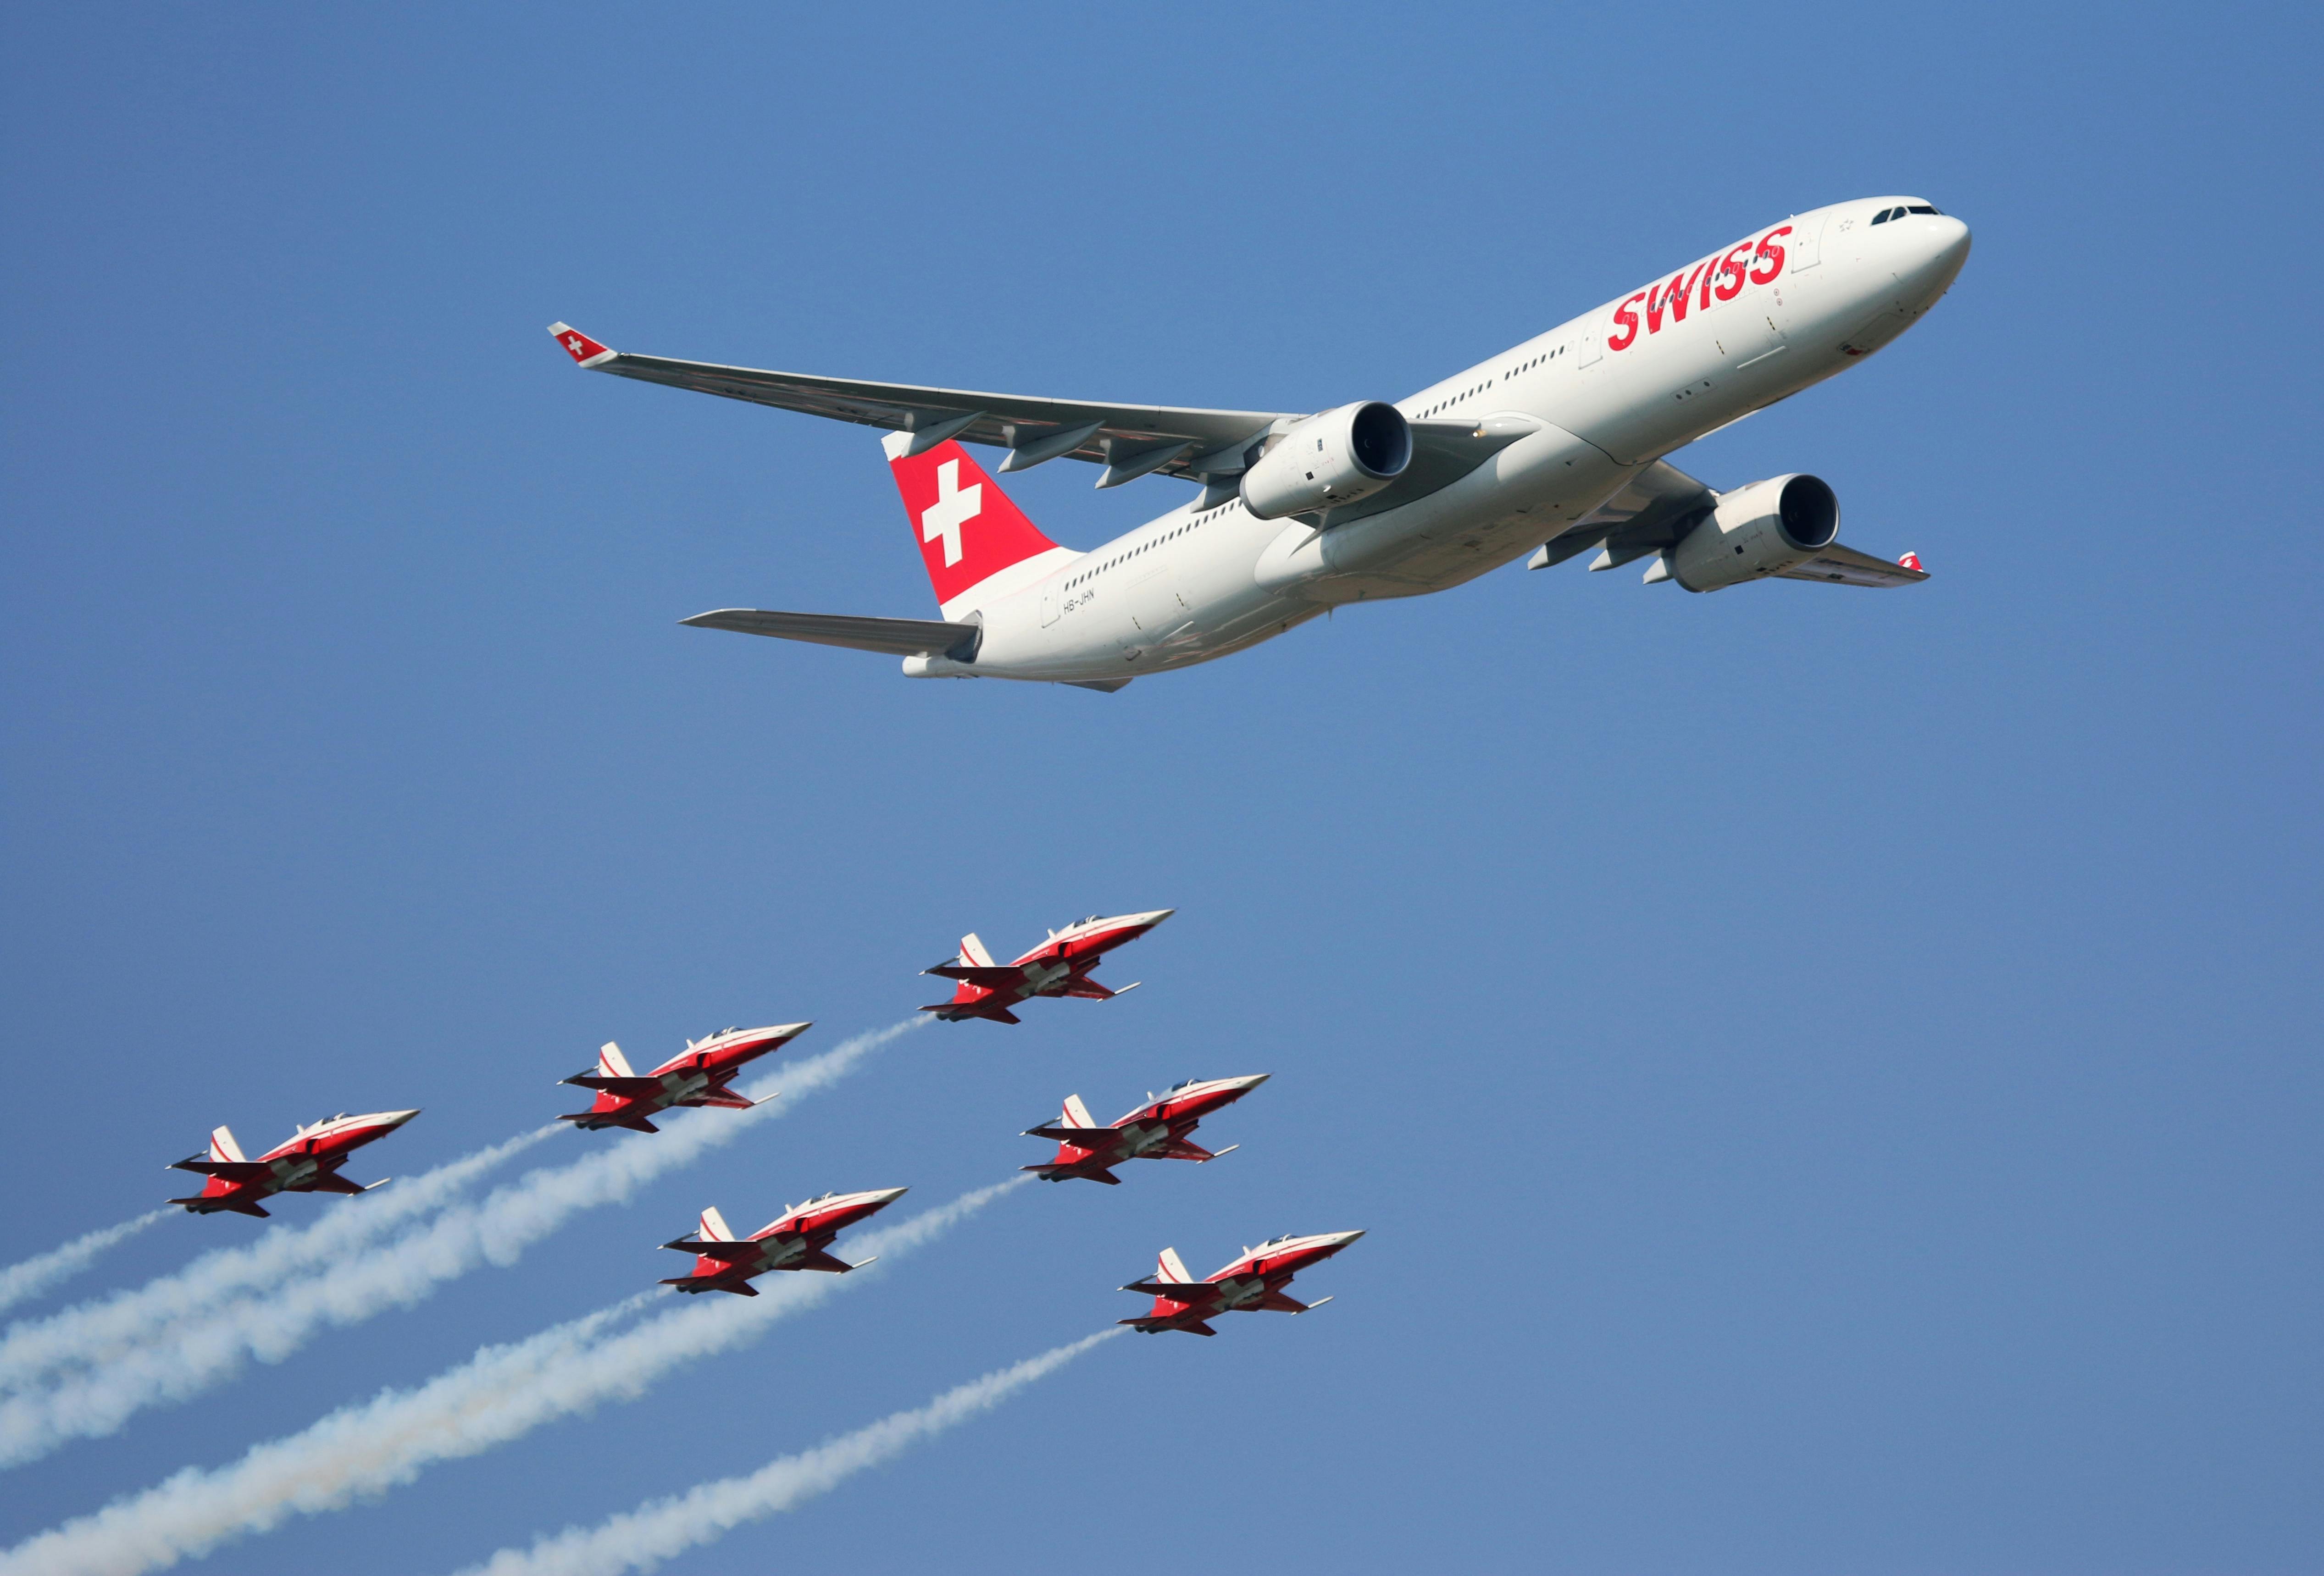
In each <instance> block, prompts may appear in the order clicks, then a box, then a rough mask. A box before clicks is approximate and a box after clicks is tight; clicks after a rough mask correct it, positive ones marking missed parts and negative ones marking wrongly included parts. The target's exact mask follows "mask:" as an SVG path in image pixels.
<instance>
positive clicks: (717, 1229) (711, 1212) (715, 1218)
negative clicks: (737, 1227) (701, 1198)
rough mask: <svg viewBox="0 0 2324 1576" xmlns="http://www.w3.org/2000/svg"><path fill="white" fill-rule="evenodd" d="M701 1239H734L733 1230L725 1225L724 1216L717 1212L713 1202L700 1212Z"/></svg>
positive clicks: (723, 1240)
mask: <svg viewBox="0 0 2324 1576" xmlns="http://www.w3.org/2000/svg"><path fill="white" fill-rule="evenodd" d="M702 1240H704V1241H705V1242H732V1241H733V1240H734V1233H733V1230H730V1229H729V1228H728V1227H727V1224H726V1217H725V1216H724V1215H722V1214H720V1213H719V1212H718V1206H717V1205H715V1204H713V1205H711V1206H710V1207H709V1208H708V1209H706V1210H705V1211H703V1212H702Z"/></svg>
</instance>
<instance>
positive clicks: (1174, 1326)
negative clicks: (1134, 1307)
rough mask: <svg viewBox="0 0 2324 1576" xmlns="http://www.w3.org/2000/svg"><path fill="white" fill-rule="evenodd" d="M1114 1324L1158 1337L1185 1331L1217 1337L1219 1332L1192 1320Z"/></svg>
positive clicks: (1150, 1320)
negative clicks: (1172, 1332) (1158, 1335)
mask: <svg viewBox="0 0 2324 1576" xmlns="http://www.w3.org/2000/svg"><path fill="white" fill-rule="evenodd" d="M1114 1323H1117V1324H1128V1325H1130V1326H1132V1327H1133V1328H1135V1329H1137V1330H1139V1331H1140V1332H1144V1333H1145V1334H1148V1335H1157V1334H1159V1333H1161V1332H1163V1331H1165V1330H1183V1331H1185V1332H1186V1333H1187V1334H1189V1335H1216V1334H1217V1333H1218V1332H1217V1331H1215V1330H1213V1329H1212V1328H1211V1327H1210V1326H1209V1325H1208V1324H1205V1323H1203V1321H1201V1320H1200V1319H1195V1320H1192V1321H1190V1322H1189V1323H1184V1324H1181V1323H1178V1322H1177V1321H1176V1320H1175V1319H1156V1318H1152V1317H1148V1318H1144V1319H1116V1320H1115V1321H1114Z"/></svg>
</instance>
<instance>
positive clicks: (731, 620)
mask: <svg viewBox="0 0 2324 1576" xmlns="http://www.w3.org/2000/svg"><path fill="white" fill-rule="evenodd" d="M678 622H680V623H683V624H691V625H693V626H694V627H695V628H696V629H698V630H732V631H734V632H735V633H736V634H738V635H767V636H770V637H772V638H773V639H775V640H778V641H807V642H808V643H809V644H810V645H816V646H845V647H848V648H850V649H851V650H857V651H884V652H886V653H887V654H888V655H890V656H891V657H950V658H952V659H954V661H956V662H967V661H971V660H973V659H974V658H975V656H976V643H977V641H978V640H979V639H981V638H982V635H983V633H984V631H983V629H982V626H980V625H977V624H955V623H946V622H944V621H942V620H940V619H927V618H857V617H854V616H853V615H852V614H848V613H772V612H769V611H767V610H765V609H761V608H752V607H722V608H719V609H718V610H717V611H715V612H714V613H696V614H695V615H694V616H693V617H692V618H684V619H680V620H678Z"/></svg>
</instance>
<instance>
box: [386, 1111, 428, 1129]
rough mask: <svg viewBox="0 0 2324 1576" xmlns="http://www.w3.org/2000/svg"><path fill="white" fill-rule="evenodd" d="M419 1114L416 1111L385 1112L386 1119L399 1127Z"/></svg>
mask: <svg viewBox="0 0 2324 1576" xmlns="http://www.w3.org/2000/svg"><path fill="white" fill-rule="evenodd" d="M419 1114H420V1112H419V1111H389V1112H388V1113H387V1120H389V1121H390V1122H392V1123H393V1124H394V1125H395V1126H397V1127H399V1128H400V1127H401V1126H402V1125H403V1124H404V1123H406V1122H408V1121H410V1120H411V1119H412V1118H413V1117H416V1116H418V1115H419Z"/></svg>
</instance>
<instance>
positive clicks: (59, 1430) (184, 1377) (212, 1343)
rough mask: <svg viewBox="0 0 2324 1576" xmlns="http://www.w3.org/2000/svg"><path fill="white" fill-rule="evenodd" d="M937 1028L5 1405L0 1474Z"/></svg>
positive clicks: (805, 1068)
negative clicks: (772, 1099) (780, 1097)
mask: <svg viewBox="0 0 2324 1576" xmlns="http://www.w3.org/2000/svg"><path fill="white" fill-rule="evenodd" d="M929 1021H932V1020H931V1019H928V1018H908V1019H906V1020H905V1021H904V1022H902V1023H899V1024H895V1025H891V1026H890V1027H889V1028H884V1029H878V1030H874V1031H872V1032H871V1033H869V1034H862V1035H857V1036H856V1037H853V1039H850V1040H846V1041H844V1042H843V1043H841V1044H840V1045H838V1046H834V1047H833V1048H832V1049H831V1050H829V1051H826V1052H825V1053H824V1054H823V1055H820V1056H816V1057H811V1058H809V1059H808V1060H807V1061H803V1062H798V1063H795V1064H792V1065H791V1066H789V1067H788V1068H787V1069H785V1070H784V1071H783V1072H782V1073H780V1074H776V1075H774V1076H775V1077H779V1078H780V1080H781V1083H780V1087H781V1088H782V1090H783V1092H784V1094H785V1096H786V1098H785V1100H784V1101H781V1102H780V1103H777V1104H770V1105H762V1106H759V1107H757V1108H755V1109H753V1110H751V1111H687V1112H684V1113H682V1114H681V1115H680V1116H678V1117H676V1118H673V1119H672V1120H670V1122H669V1125H668V1126H667V1127H666V1128H665V1129H663V1130H662V1131H661V1132H659V1133H658V1134H652V1135H647V1134H640V1135H637V1136H635V1137H627V1138H622V1139H620V1140H618V1141H616V1142H615V1143H613V1145H611V1146H610V1147H605V1148H601V1149H598V1150H595V1152H593V1153H591V1154H588V1155H586V1156H584V1157H582V1158H581V1159H579V1160H576V1161H574V1162H572V1163H571V1164H569V1165H566V1166H555V1167H550V1168H545V1169H542V1170H539V1171H534V1172H530V1173H528V1174H527V1175H524V1176H523V1177H521V1178H520V1179H519V1180H518V1181H516V1182H513V1183H512V1184H508V1185H507V1186H505V1187H502V1188H499V1189H496V1190H495V1191H494V1192H493V1194H491V1195H490V1196H489V1197H487V1198H485V1199H484V1201H483V1202H482V1203H474V1204H457V1205H453V1206H450V1207H447V1208H446V1209H445V1210H444V1211H443V1212H441V1213H439V1214H438V1216H437V1217H436V1218H435V1219H434V1220H432V1221H429V1222H427V1223H426V1224H425V1225H423V1226H421V1227H420V1228H419V1229H418V1230H414V1231H412V1232H411V1233H410V1234H409V1235H408V1236H405V1237H402V1238H401V1239H399V1240H395V1241H393V1242H391V1243H388V1244H387V1245H386V1246H384V1247H383V1248H381V1249H378V1250H377V1251H375V1252H373V1253H370V1254H367V1255H364V1256H361V1257H353V1258H346V1259H345V1260H344V1261H342V1262H340V1263H337V1264H334V1265H331V1266H329V1267H327V1268H325V1269H324V1270H323V1272H322V1273H320V1274H318V1275H315V1276H309V1278H307V1279H304V1280H300V1281H295V1282H293V1283H291V1285H289V1286H281V1287H277V1288H273V1289H272V1290H271V1291H270V1292H269V1293H268V1294H267V1295H264V1296H263V1297H262V1296H246V1297H243V1298H240V1299H237V1300H235V1301H233V1302H230V1303H228V1304H226V1305H224V1306H222V1307H215V1308H208V1309H204V1310H200V1311H198V1312H193V1313H188V1314H187V1315H185V1316H184V1317H182V1318H181V1319H180V1321H179V1322H178V1323H175V1324H173V1325H172V1326H171V1327H170V1328H169V1329H168V1330H167V1331H166V1332H160V1333H158V1334H157V1335H156V1336H155V1337H153V1338H152V1340H150V1341H148V1342H147V1343H146V1344H145V1345H143V1346H141V1347H139V1348H137V1349H135V1350H129V1351H124V1352H121V1353H118V1354H117V1355H115V1356H113V1357H110V1358H109V1359H107V1360H106V1362H105V1363H104V1365H103V1366H102V1367H98V1368H95V1369H91V1370H89V1371H88V1372H86V1373H80V1374H75V1375H73V1376H71V1377H69V1378H65V1379H63V1380H60V1381H59V1382H57V1383H55V1384H53V1385H51V1386H50V1387H47V1388H45V1389H43V1390H42V1391H40V1392H37V1393H35V1394H32V1395H24V1396H11V1397H9V1398H8V1399H6V1400H5V1401H0V1466H15V1465H19V1464H21V1463H23V1462H24V1461H32V1460H33V1459H35V1458H37V1457H40V1456H43V1455H46V1454H47V1453H48V1452H51V1451H52V1450H54V1449H56V1448H57V1447H58V1446H59V1445H60V1444H62V1443H64V1442H66V1441H68V1440H70V1439H76V1438H87V1437H90V1436H95V1435H101V1434H106V1433H113V1432H114V1431H115V1430H116V1429H118V1428H119V1427H121V1425H122V1424H124V1423H126V1422H127V1421H128V1420H129V1418H130V1417H131V1416H133V1415H135V1414H136V1413H137V1412H139V1411H142V1410H143V1408H145V1407H147V1406H150V1405H157V1404H160V1403H161V1402H165V1401H180V1400H184V1399H185V1398H187V1397H188V1396H193V1395H196V1394H198V1393H199V1392H201V1391H203V1390H207V1389H208V1388H210V1387H213V1386H215V1385H217V1384H220V1383H223V1382H224V1381H225V1380H226V1379H227V1378H231V1377H233V1376H234V1375H235V1374H236V1373H238V1372H240V1371H241V1369H243V1367H244V1365H245V1364H246V1363H247V1362H248V1361H249V1359H252V1358H254V1357H255V1358H257V1359H260V1360H262V1361H266V1362H279V1361H281V1359H283V1358H285V1357H288V1356H289V1355H290V1354H291V1352H293V1351H296V1350H298V1349H299V1348H300V1347H301V1346H303V1345H305V1344H306V1343H307V1341H309V1340H310V1339H312V1338H313V1336H314V1335H315V1334H316V1333H317V1332H318V1331H320V1330H322V1329H325V1328H327V1327H329V1326H334V1325H344V1324H354V1323H361V1322H362V1321H364V1320H365V1319H369V1318H371V1317H373V1316H374V1314H377V1313H383V1312H385V1311H387V1310H388V1309H390V1308H394V1307H405V1306H409V1305H410V1304H413V1303H416V1302H418V1301H420V1299H422V1298H423V1297H426V1296H428V1295H430V1294H431V1293H433V1292H434V1291H435V1290H436V1288H437V1287H438V1286H441V1285H443V1284H444V1283H445V1282H446V1281H447V1280H452V1279H455V1278H457V1276H462V1275H466V1273H467V1272H468V1271H470V1270H472V1269H475V1267H478V1266H479V1265H482V1264H484V1263H487V1262H489V1263H493V1264H498V1265H502V1266H507V1265H510V1264H513V1263H515V1262H516V1260H517V1258H519V1257H520V1256H521V1255H522V1253H523V1252H524V1250H525V1249H527V1248H529V1247H530V1246H531V1245H532V1244H533V1243H534V1242H537V1241H539V1240H540V1239H541V1238H543V1237H545V1236H547V1235H548V1234H549V1232H551V1231H553V1230H556V1229H557V1228H558V1227H559V1226H561V1225H563V1224H564V1223H565V1222H566V1221H567V1220H569V1219H570V1218H571V1217H572V1216H573V1215H574V1214H576V1213H577V1212H580V1211H582V1210H585V1209H589V1208H593V1207H595V1206H596V1205H598V1204H605V1203H618V1202H620V1201H621V1200H622V1199H625V1198H627V1197H629V1196H630V1194H632V1193H634V1192H635V1191H637V1189H638V1188H640V1187H641V1186H643V1185H644V1184H647V1183H649V1182H651V1181H653V1180H654V1179H655V1178H657V1177H659V1176H660V1175H663V1174H664V1173H666V1172H669V1171H671V1170H675V1169H676V1168H678V1167H679V1166H686V1165H688V1164H691V1163H692V1162H693V1161H695V1160H696V1159H698V1158H699V1157H701V1156H702V1155H703V1154H705V1152H707V1151H708V1150H710V1149H713V1148H715V1147H718V1146H720V1145H722V1144H727V1143H731V1142H733V1139H735V1138H738V1137H740V1136H741V1135H742V1133H743V1132H744V1131H746V1130H748V1129H750V1128H752V1127H753V1126H755V1125H756V1124H757V1123H758V1122H761V1121H764V1120H769V1119H770V1118H771V1117H773V1116H777V1115H779V1114H781V1112H782V1111H784V1110H785V1109H786V1108H787V1107H788V1105H789V1104H790V1103H791V1101H790V1099H789V1097H790V1096H795V1095H800V1094H806V1093H810V1092H813V1091H815V1090H817V1089H821V1088H824V1087H825V1086H827V1085H829V1084H831V1083H835V1082H837V1081H838V1080H839V1079H840V1078H842V1077H844V1076H845V1075H846V1074H848V1073H849V1072H851V1071H853V1068H854V1067H855V1065H856V1064H858V1063H859V1062H861V1061H862V1059H863V1058H864V1057H865V1056H867V1055H870V1054H871V1052H873V1051H874V1050H877V1049H878V1048H879V1047H880V1046H883V1045H886V1044H887V1043H888V1042H889V1041H890V1040H893V1039H895V1038H896V1037H898V1036H899V1035H902V1034H905V1033H907V1032H908V1031H909V1030H911V1029H914V1028H918V1027H919V1026H920V1025H921V1024H923V1023H927V1022H929ZM774 1087H775V1085H774V1081H773V1077H770V1079H768V1080H766V1081H764V1082H761V1083H759V1084H756V1085H753V1086H752V1088H751V1089H750V1090H747V1091H745V1092H746V1094H748V1095H749V1097H750V1098H752V1099H763V1098H765V1097H766V1096H767V1095H768V1094H770V1093H771V1092H773V1090H774Z"/></svg>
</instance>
